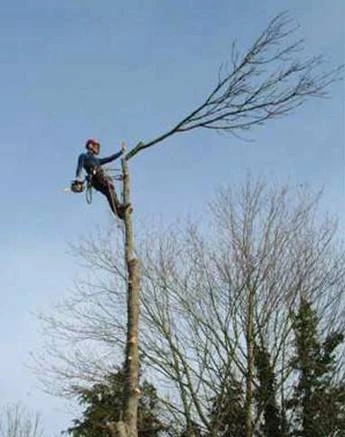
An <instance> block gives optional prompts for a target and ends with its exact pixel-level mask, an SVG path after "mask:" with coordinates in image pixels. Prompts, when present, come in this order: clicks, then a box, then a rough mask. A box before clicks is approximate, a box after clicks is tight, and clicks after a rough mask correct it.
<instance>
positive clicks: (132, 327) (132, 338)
mask: <svg viewBox="0 0 345 437" xmlns="http://www.w3.org/2000/svg"><path fill="white" fill-rule="evenodd" d="M121 148H122V150H123V152H124V156H125V152H126V146H125V144H124V143H122V145H121ZM122 175H123V202H124V204H125V205H126V204H129V203H130V178H129V172H128V163H127V161H126V159H122ZM124 228H125V254H124V255H125V263H126V268H127V343H126V351H125V383H124V384H125V386H124V397H123V417H122V421H120V422H118V423H117V424H115V426H113V428H112V434H113V435H116V436H118V437H137V436H138V429H137V416H138V402H139V395H140V389H139V352H138V326H139V290H140V263H139V260H138V259H136V258H135V256H134V250H133V245H134V244H133V230H132V217H131V210H130V208H126V210H125V217H124Z"/></svg>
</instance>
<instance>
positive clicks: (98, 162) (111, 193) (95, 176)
mask: <svg viewBox="0 0 345 437" xmlns="http://www.w3.org/2000/svg"><path fill="white" fill-rule="evenodd" d="M100 147H101V146H100V143H99V142H98V141H97V140H96V139H94V138H91V139H88V140H87V141H86V144H85V148H86V150H87V152H86V153H81V154H80V155H79V158H78V165H77V170H76V180H75V181H73V182H72V190H73V189H75V190H76V191H81V190H82V186H83V181H82V179H81V173H82V170H83V169H84V170H85V171H86V173H87V180H88V182H89V183H90V184H91V186H92V187H93V188H95V189H96V190H97V191H100V192H101V193H102V194H104V195H105V197H106V198H107V200H108V203H109V206H110V208H111V210H112V211H113V213H114V214H115V215H116V216H118V217H119V218H120V219H123V218H124V211H125V205H123V204H122V203H121V202H120V201H119V199H118V197H117V194H116V191H115V187H114V184H113V181H112V178H111V177H110V176H108V175H107V174H106V173H105V172H104V169H103V168H102V165H104V164H107V163H108V162H112V161H115V160H116V159H118V158H119V157H120V156H121V155H122V150H120V151H119V152H117V153H114V154H113V155H110V156H108V157H105V158H97V155H98V154H99V152H100ZM73 187H74V188H73Z"/></svg>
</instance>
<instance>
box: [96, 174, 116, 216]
mask: <svg viewBox="0 0 345 437" xmlns="http://www.w3.org/2000/svg"><path fill="white" fill-rule="evenodd" d="M91 185H92V186H93V187H94V188H95V190H97V191H100V192H101V193H102V194H104V195H105V197H106V198H107V200H108V203H109V206H110V208H111V210H112V211H113V213H114V214H115V215H116V216H118V217H120V218H122V216H123V208H122V204H121V203H120V201H119V199H118V198H117V195H116V191H115V187H114V184H113V182H112V180H111V179H110V178H109V177H107V176H105V175H104V174H103V173H101V172H98V173H96V174H95V175H93V176H92V178H91Z"/></svg>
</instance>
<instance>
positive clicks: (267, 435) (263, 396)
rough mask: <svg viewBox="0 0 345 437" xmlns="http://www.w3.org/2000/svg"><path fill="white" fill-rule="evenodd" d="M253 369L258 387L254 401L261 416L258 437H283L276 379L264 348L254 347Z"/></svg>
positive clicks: (268, 355)
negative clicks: (261, 420) (254, 369)
mask: <svg viewBox="0 0 345 437" xmlns="http://www.w3.org/2000/svg"><path fill="white" fill-rule="evenodd" d="M255 368H256V372H257V378H258V386H257V388H256V390H255V399H256V403H257V409H258V413H259V414H263V422H262V424H261V425H260V434H259V435H260V436H263V437H283V436H284V433H283V431H282V417H281V413H280V409H279V407H278V404H277V400H276V390H277V388H276V378H275V375H274V370H273V366H272V364H271V358H270V354H269V352H268V351H267V349H266V348H265V347H261V346H256V347H255Z"/></svg>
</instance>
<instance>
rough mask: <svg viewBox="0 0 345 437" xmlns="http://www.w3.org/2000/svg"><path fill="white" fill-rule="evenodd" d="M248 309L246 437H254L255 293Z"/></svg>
mask: <svg viewBox="0 0 345 437" xmlns="http://www.w3.org/2000/svg"><path fill="white" fill-rule="evenodd" d="M247 304H248V309H247V324H246V342H247V377H246V409H245V429H246V437H253V377H254V324H253V323H254V293H253V291H252V290H251V288H249V290H248V303H247Z"/></svg>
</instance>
